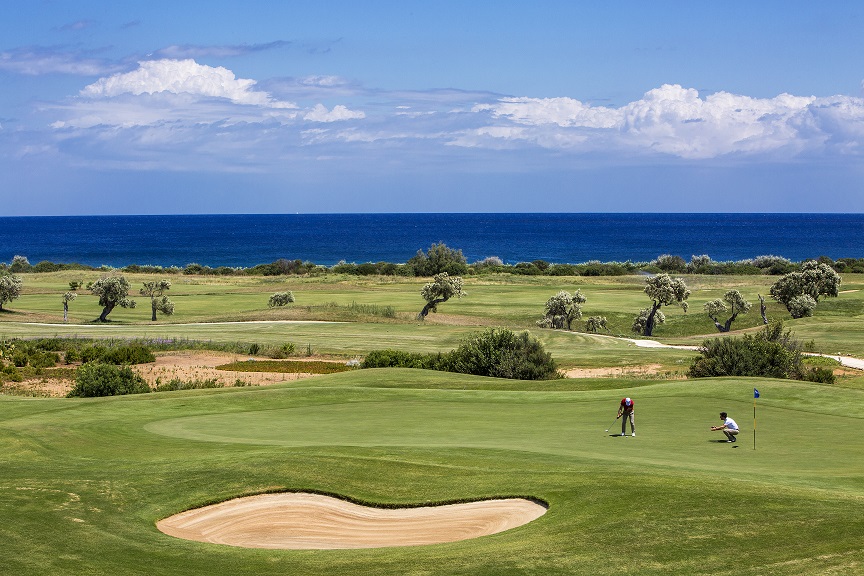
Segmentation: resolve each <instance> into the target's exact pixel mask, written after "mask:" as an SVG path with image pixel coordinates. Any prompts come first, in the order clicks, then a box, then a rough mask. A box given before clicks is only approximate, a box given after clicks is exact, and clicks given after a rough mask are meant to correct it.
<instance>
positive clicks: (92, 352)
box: [80, 344, 107, 364]
mask: <svg viewBox="0 0 864 576" xmlns="http://www.w3.org/2000/svg"><path fill="white" fill-rule="evenodd" d="M106 350H107V348H105V347H104V346H100V345H98V344H94V345H92V346H85V347H84V348H82V349H81V354H80V356H81V362H83V363H85V364H87V363H88V362H97V361H99V360H101V359H102V357H103V356H104V355H105V351H106Z"/></svg>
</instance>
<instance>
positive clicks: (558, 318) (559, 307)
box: [537, 290, 587, 330]
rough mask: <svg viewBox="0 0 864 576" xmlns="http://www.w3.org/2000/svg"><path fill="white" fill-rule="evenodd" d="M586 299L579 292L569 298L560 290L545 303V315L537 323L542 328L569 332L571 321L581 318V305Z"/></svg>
mask: <svg viewBox="0 0 864 576" xmlns="http://www.w3.org/2000/svg"><path fill="white" fill-rule="evenodd" d="M586 301H587V298H585V296H584V295H583V294H582V292H581V291H580V290H576V292H574V293H573V295H572V296H571V295H570V294H569V293H568V292H567V291H566V290H561V291H560V292H558V294H555V295H554V296H552V297H551V298H549V300H547V301H546V310H545V315H544V316H543V318H542V319H541V320H539V321H538V322H537V325H538V326H541V327H543V328H564V327H565V326H566V327H567V330H570V327H571V325H572V323H573V320H579V319H580V318H582V304H584V303H585V302H586Z"/></svg>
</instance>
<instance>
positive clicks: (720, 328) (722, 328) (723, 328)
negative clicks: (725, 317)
mask: <svg viewBox="0 0 864 576" xmlns="http://www.w3.org/2000/svg"><path fill="white" fill-rule="evenodd" d="M709 318H711V320H712V321H713V322H714V326H716V327H717V331H718V332H728V331H729V328H728V327H726V326H723V324H720V321H719V320H717V318H716V317H715V316H709Z"/></svg>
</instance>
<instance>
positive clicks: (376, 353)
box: [360, 349, 441, 370]
mask: <svg viewBox="0 0 864 576" xmlns="http://www.w3.org/2000/svg"><path fill="white" fill-rule="evenodd" d="M440 356H441V355H440V354H439V355H437V357H439V358H440ZM434 358H436V355H431V354H418V353H416V352H403V351H401V350H391V349H386V350H373V351H371V352H369V354H367V355H366V358H364V359H363V363H362V364H361V365H360V367H361V368H422V369H427V370H435V369H436V368H435V367H434V366H435V364H436V363H435V361H434Z"/></svg>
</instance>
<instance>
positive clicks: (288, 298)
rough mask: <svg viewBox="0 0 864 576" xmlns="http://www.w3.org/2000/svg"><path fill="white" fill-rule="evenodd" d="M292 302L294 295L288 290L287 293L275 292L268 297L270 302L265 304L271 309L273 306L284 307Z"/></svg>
mask: <svg viewBox="0 0 864 576" xmlns="http://www.w3.org/2000/svg"><path fill="white" fill-rule="evenodd" d="M291 302H294V293H293V292H291V291H290V290H289V291H287V292H276V293H275V294H273V295H272V296H270V300H269V301H268V302H267V306H269V307H270V308H273V307H275V306H285V305H286V304H290V303H291Z"/></svg>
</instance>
